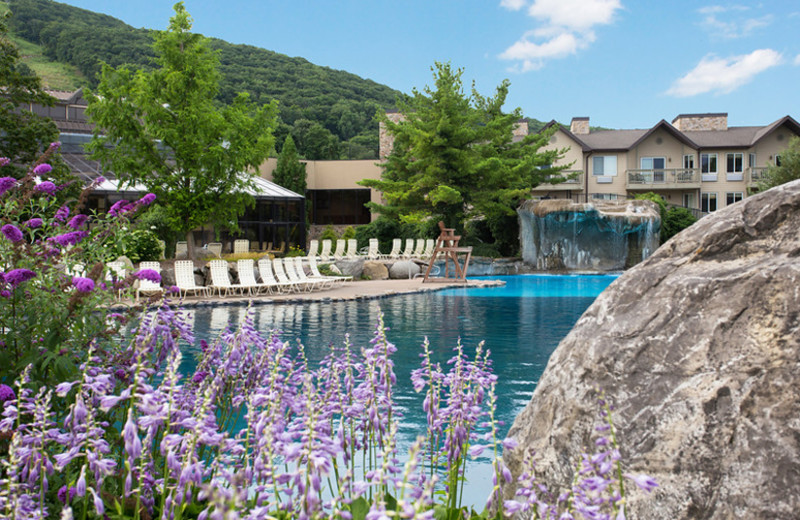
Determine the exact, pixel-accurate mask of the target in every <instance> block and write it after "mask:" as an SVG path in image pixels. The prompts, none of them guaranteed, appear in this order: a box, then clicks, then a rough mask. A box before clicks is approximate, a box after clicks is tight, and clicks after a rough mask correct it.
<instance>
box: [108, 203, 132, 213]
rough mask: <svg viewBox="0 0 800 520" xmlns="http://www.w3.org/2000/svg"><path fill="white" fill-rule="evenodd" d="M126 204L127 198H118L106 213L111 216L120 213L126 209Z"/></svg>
mask: <svg viewBox="0 0 800 520" xmlns="http://www.w3.org/2000/svg"><path fill="white" fill-rule="evenodd" d="M128 204H129V202H128V201H127V200H118V201H117V202H115V203H114V204H113V205H112V206H111V209H109V210H108V214H109V215H110V216H112V217H116V216H118V215H122V214H123V213H125V212H126V211H127V208H128Z"/></svg>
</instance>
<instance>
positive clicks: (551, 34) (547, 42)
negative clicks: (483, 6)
mask: <svg viewBox="0 0 800 520" xmlns="http://www.w3.org/2000/svg"><path fill="white" fill-rule="evenodd" d="M500 5H502V6H503V7H506V8H508V9H512V10H520V9H521V8H522V6H524V5H525V3H524V0H501V4H500ZM621 8H622V4H621V2H620V0H534V2H533V4H531V6H530V7H529V8H528V10H527V14H528V16H530V17H531V18H533V19H534V20H536V21H537V22H538V24H539V25H537V26H536V27H535V28H534V29H533V30H532V31H528V32H527V33H525V34H524V35H522V37H521V38H520V39H519V40H518V41H517V42H516V43H514V44H513V45H511V46H510V47H509V48H507V49H506V50H505V51H504V52H503V53H501V54H500V58H501V59H504V60H509V61H516V62H518V64H517V65H516V67H515V68H516V70H519V71H522V72H525V71H529V70H535V69H539V68H541V67H542V66H543V65H544V62H545V61H546V60H548V59H557V58H563V57H565V56H568V55H570V54H575V53H577V52H578V51H579V50H581V49H585V48H586V47H588V46H589V44H591V43H592V42H593V41H594V40H595V38H596V36H595V33H594V31H593V27H595V26H596V25H605V24H609V23H611V22H612V21H613V18H614V15H615V13H616V12H617V10H619V9H621Z"/></svg>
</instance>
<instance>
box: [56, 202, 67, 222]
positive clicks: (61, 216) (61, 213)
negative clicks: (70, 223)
mask: <svg viewBox="0 0 800 520" xmlns="http://www.w3.org/2000/svg"><path fill="white" fill-rule="evenodd" d="M68 217H69V208H68V207H67V206H66V205H64V206H61V207H60V208H58V210H56V214H55V215H54V216H53V218H54V219H55V220H56V222H65V221H66V220H67V218H68Z"/></svg>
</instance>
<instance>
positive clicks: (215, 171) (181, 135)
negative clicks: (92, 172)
mask: <svg viewBox="0 0 800 520" xmlns="http://www.w3.org/2000/svg"><path fill="white" fill-rule="evenodd" d="M191 27H192V23H191V18H190V17H189V14H188V13H187V12H186V10H185V8H184V6H183V2H179V3H177V4H175V16H173V17H172V18H171V19H170V23H169V28H168V30H167V31H164V32H159V33H158V34H157V35H156V37H155V42H154V44H153V49H154V50H155V53H156V56H157V57H156V59H155V65H156V68H155V69H154V70H152V71H143V70H139V71H136V72H133V71H131V70H129V69H128V68H126V67H124V66H123V67H120V68H117V69H114V68H111V67H109V66H104V67H103V73H102V77H101V80H100V85H99V86H98V88H97V94H96V95H89V107H88V109H87V113H88V114H89V116H90V117H91V119H92V121H93V122H95V123H96V124H97V126H96V130H95V134H94V138H93V140H92V142H91V143H90V145H89V149H90V150H91V152H92V154H93V156H94V157H95V158H97V159H98V160H100V161H101V162H102V164H103V166H104V167H105V168H106V169H107V170H111V171H113V172H114V173H115V174H116V175H117V176H119V177H120V178H122V179H123V180H125V181H129V182H139V183H142V184H144V185H145V186H147V188H148V189H149V190H150V191H152V192H153V193H155V194H156V196H157V197H158V200H159V201H160V202H161V205H162V207H164V209H165V210H166V213H167V216H168V218H169V221H170V223H171V225H172V227H173V228H174V229H175V230H176V231H178V232H180V233H182V234H185V235H186V239H187V242H188V243H189V247H190V248H192V247H193V241H192V234H191V233H190V231H191V230H193V229H195V228H197V227H199V226H202V225H203V224H206V223H207V222H213V223H215V224H218V225H222V226H224V227H228V228H230V229H235V228H236V225H237V219H238V216H239V215H240V214H241V213H242V212H243V211H244V209H245V207H246V205H248V204H252V203H253V198H252V195H249V194H248V193H247V192H246V190H247V189H248V188H249V187H250V186H252V175H253V174H252V171H253V170H255V168H257V167H258V166H259V165H260V164H261V163H262V162H263V161H264V159H265V158H266V157H267V156H268V154H269V153H270V151H271V150H272V149H273V142H274V140H273V137H272V130H273V128H274V126H275V124H276V123H275V121H276V104H275V103H274V102H272V103H270V104H268V105H263V106H261V107H256V106H254V105H253V104H252V103H250V101H249V99H248V95H247V94H239V95H238V96H237V97H236V98H235V99H234V100H233V102H232V103H231V104H230V105H227V106H224V107H220V106H219V105H218V103H216V101H215V98H216V95H217V92H218V85H219V72H218V70H217V67H218V62H219V60H218V58H217V54H216V53H215V52H213V51H212V50H211V49H210V47H209V43H208V40H207V39H206V38H204V37H203V36H202V35H200V34H194V33H192V32H190V30H191ZM191 253H192V249H190V254H191Z"/></svg>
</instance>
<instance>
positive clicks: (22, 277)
mask: <svg viewBox="0 0 800 520" xmlns="http://www.w3.org/2000/svg"><path fill="white" fill-rule="evenodd" d="M35 276H36V273H34V272H33V271H31V270H30V269H12V270H11V271H9V272H7V273H6V274H5V275H4V277H5V279H6V283H7V284H9V285H10V286H11V287H16V286H18V285H19V284H21V283H22V282H27V281H28V280H30V279H31V278H33V277H35Z"/></svg>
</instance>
